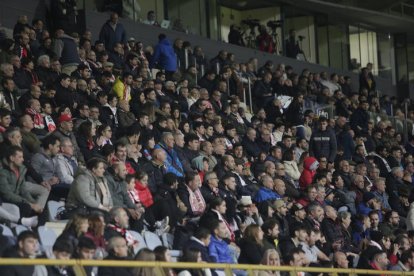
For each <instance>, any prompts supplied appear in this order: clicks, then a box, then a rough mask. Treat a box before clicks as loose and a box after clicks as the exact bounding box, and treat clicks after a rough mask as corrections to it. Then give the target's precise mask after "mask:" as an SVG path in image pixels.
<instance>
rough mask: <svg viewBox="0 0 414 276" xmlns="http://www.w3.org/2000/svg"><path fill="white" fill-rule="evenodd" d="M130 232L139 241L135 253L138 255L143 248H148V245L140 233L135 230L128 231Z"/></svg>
mask: <svg viewBox="0 0 414 276" xmlns="http://www.w3.org/2000/svg"><path fill="white" fill-rule="evenodd" d="M128 232H129V233H130V234H131V235H132V236H133V237H134V239H136V240H137V241H138V246H136V247H134V253H135V254H137V253H138V252H139V251H140V250H141V249H142V248H145V247H147V243H146V242H145V240H144V238H143V237H142V236H141V234H140V233H138V232H135V231H133V230H128Z"/></svg>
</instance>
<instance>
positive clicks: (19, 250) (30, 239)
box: [0, 231, 39, 275]
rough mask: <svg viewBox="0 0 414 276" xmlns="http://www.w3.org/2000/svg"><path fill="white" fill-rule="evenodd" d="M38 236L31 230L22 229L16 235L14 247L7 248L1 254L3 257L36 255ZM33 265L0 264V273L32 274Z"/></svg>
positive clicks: (26, 257) (22, 257) (24, 257)
mask: <svg viewBox="0 0 414 276" xmlns="http://www.w3.org/2000/svg"><path fill="white" fill-rule="evenodd" d="M38 244H39V238H38V236H37V235H36V233H34V232H32V231H23V232H21V233H20V234H19V236H18V237H17V245H16V247H12V248H9V249H8V250H6V252H5V253H4V254H3V256H2V257H4V258H21V259H29V258H34V257H35V256H36V251H37V249H38ZM33 273H34V266H30V265H22V266H19V265H8V266H0V274H1V275H33Z"/></svg>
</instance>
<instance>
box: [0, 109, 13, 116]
mask: <svg viewBox="0 0 414 276" xmlns="http://www.w3.org/2000/svg"><path fill="white" fill-rule="evenodd" d="M11 114H12V113H11V111H10V110H8V109H6V108H0V118H4V117H6V116H11Z"/></svg>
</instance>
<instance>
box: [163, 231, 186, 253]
mask: <svg viewBox="0 0 414 276" xmlns="http://www.w3.org/2000/svg"><path fill="white" fill-rule="evenodd" d="M161 239H162V243H163V244H164V246H165V247H167V248H168V249H170V253H171V257H173V258H178V257H181V255H182V251H181V250H172V248H173V244H174V235H173V234H171V233H164V234H162V236H161Z"/></svg>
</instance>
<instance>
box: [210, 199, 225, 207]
mask: <svg viewBox="0 0 414 276" xmlns="http://www.w3.org/2000/svg"><path fill="white" fill-rule="evenodd" d="M223 202H224V199H222V198H221V197H215V198H213V199H212V200H210V202H209V204H210V209H215V208H216V207H217V206H220V205H221V204H222V203H223Z"/></svg>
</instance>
